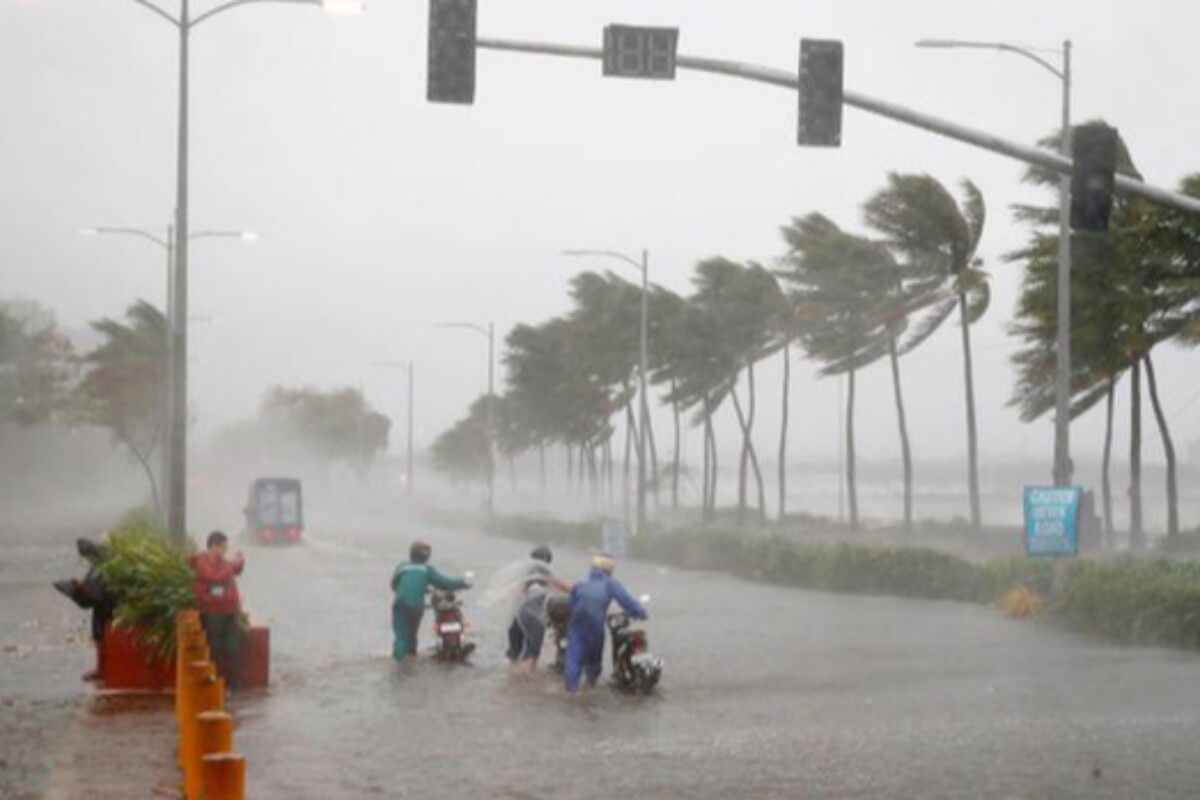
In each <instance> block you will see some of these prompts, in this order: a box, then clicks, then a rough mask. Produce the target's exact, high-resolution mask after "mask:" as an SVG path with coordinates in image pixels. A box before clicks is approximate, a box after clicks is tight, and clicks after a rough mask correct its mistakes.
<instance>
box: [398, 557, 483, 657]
mask: <svg viewBox="0 0 1200 800" xmlns="http://www.w3.org/2000/svg"><path fill="white" fill-rule="evenodd" d="M431 555H433V548H432V547H430V546H429V545H428V544H426V543H425V542H413V545H412V547H411V548H409V551H408V561H406V562H405V563H403V564H401V565H400V566H398V567H396V571H395V572H393V573H392V592H393V593H394V594H395V598H394V599H393V600H392V633H393V634H394V636H395V641H394V642H393V643H392V658H394V659H396V660H397V661H408V662H410V663H411V661H412V660H414V659H415V658H416V657H417V632H418V631H420V630H421V617H422V616H424V614H425V592H426V591H427V590H428V589H429V587H430V586H431V585H432V586H434V587H436V588H438V589H441V590H443V591H447V592H456V591H459V590H460V589H469V588H471V585H470V584H469V583H467V582H466V581H465V580H463V579H462V578H450V577H447V576H445V575H443V574H442V573H440V572H438V571H437V570H436V569H434V568H433V565H432V564H430V563H429V557H430V556H431Z"/></svg>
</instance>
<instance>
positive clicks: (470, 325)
mask: <svg viewBox="0 0 1200 800" xmlns="http://www.w3.org/2000/svg"><path fill="white" fill-rule="evenodd" d="M437 327H439V328H462V329H463V330H468V331H475V333H478V334H479V335H480V336H482V337H484V338H486V339H491V338H492V335H491V334H490V333H488V332H487V330H486V329H485V328H483V327H482V326H479V325H476V324H475V323H473V322H441V323H438V326H437Z"/></svg>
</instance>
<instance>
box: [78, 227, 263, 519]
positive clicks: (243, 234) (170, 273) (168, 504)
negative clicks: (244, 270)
mask: <svg viewBox="0 0 1200 800" xmlns="http://www.w3.org/2000/svg"><path fill="white" fill-rule="evenodd" d="M79 233H80V235H82V236H134V237H137V238H139V239H144V240H146V241H148V242H151V243H153V244H156V245H158V246H159V247H161V248H162V249H163V250H164V251H166V254H167V297H166V308H165V313H166V320H167V326H166V327H167V341H166V352H167V386H166V391H164V392H163V420H164V422H165V423H166V425H167V429H168V430H167V435H166V436H165V437H164V438H163V451H162V456H163V463H162V482H163V485H162V487H161V494H162V497H163V506H164V520H163V521H164V522H165V523H166V524H167V526H168V529H169V526H170V517H169V515H170V509H171V508H173V501H172V492H171V481H170V474H171V464H172V463H173V457H172V453H173V451H172V447H171V438H172V437H171V435H170V429H171V419H172V418H171V415H172V414H173V413H174V411H175V403H174V399H173V397H172V388H173V385H172V376H173V375H174V374H175V357H176V354H175V348H174V344H175V329H176V327H177V326H178V327H183V328H185V329H186V328H187V325H186V324H184V325H182V326H179V325H178V317H177V315H176V309H175V288H176V276H175V254H176V250H177V247H176V245H177V241H176V240H177V238H178V237H177V236H176V235H175V226H174V225H168V226H167V234H166V237H165V238H164V237H161V236H158V235H156V234H154V233H151V232H150V231H148V230H145V229H143V228H129V227H119V226H101V227H95V228H80V229H79ZM188 238H189V239H190V240H193V241H194V240H196V239H240V240H242V241H244V242H256V241H258V234H257V233H255V232H254V231H240V230H210V231H199V232H197V233H193V234H191V235H190V236H189V237H188ZM184 368H185V369H186V367H184ZM185 409H186V404H185Z"/></svg>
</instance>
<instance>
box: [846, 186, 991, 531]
mask: <svg viewBox="0 0 1200 800" xmlns="http://www.w3.org/2000/svg"><path fill="white" fill-rule="evenodd" d="M962 190H963V199H962V202H961V203H960V202H959V201H957V200H955V198H954V196H953V195H951V194H950V192H949V191H947V190H946V188H945V187H944V186H943V185H942V184H941V183H939V182H938V181H937V180H936V179H934V178H933V177H931V176H929V175H900V174H895V173H893V174H891V175H889V176H888V185H887V187H886V188H885V189H884V190H883V191H881V192H880V193H879V194H877V195H875V197H873V198H872V199H871V200H870V201H868V203H867V205H866V208H865V216H866V222H867V224H868V225H869V226H870V227H871V228H873V229H874V230H876V231H877V232H879V233H880V234H882V235H883V237H884V240H885V241H886V243H887V244H888V246H889V247H890V248H891V249H892V251H893V252H894V253H895V254H896V257H897V259H898V260H899V261H901V262H903V263H905V264H908V265H911V266H912V267H913V268H914V269H915V270H916V271H917V272H919V273H920V274H929V273H940V274H941V275H942V277H943V279H944V285H943V286H944V288H945V289H947V290H949V292H948V296H944V298H943V299H940V300H938V301H937V302H935V303H933V305H932V306H931V307H930V308H929V310H928V313H927V314H926V316H925V318H924V320H923V321H922V323H921V325H920V326H919V327H918V328H917V330H916V331H915V332H914V336H913V340H914V342H915V343H913V344H911V345H910V346H909V349H912V347H915V346H917V344H919V343H920V342H922V341H924V340H925V339H926V338H928V337H929V336H930V335H932V334H933V332H934V331H935V330H937V328H938V327H940V326H941V324H942V323H943V322H945V321H946V320H947V319H948V318H949V317H950V315H951V314H953V313H954V311H955V309H956V308H957V310H958V316H959V324H960V326H961V332H962V333H961V335H962V349H963V385H964V390H965V399H966V412H967V485H968V490H969V493H970V508H971V526H972V527H973V528H974V529H976V530H978V529H979V528H980V527H981V526H982V524H983V515H982V512H981V509H980V499H979V434H978V425H977V421H976V413H975V381H974V367H973V364H972V357H971V333H970V330H971V325H973V324H975V323H976V322H978V321H979V319H980V318H982V317H983V315H984V314H985V313H986V312H987V309H988V305H989V303H990V301H991V291H990V288H989V286H988V282H987V274H986V273H985V272H984V271H983V269H982V266H981V262H980V261H979V259H978V258H977V257H976V251H977V250H978V249H979V242H980V239H981V238H982V236H983V227H984V220H985V217H986V212H985V208H984V202H983V195H982V194H981V193H980V192H979V189H977V188H976V187H975V185H974V184H973V183H971V182H970V181H963V183H962Z"/></svg>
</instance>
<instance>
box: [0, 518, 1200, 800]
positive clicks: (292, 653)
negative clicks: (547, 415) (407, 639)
mask: <svg viewBox="0 0 1200 800" xmlns="http://www.w3.org/2000/svg"><path fill="white" fill-rule="evenodd" d="M418 536H420V537H424V538H427V539H429V540H430V541H432V542H433V544H434V548H435V552H434V561H435V563H436V564H437V565H439V566H440V567H443V568H446V569H448V570H451V571H453V570H463V569H472V570H474V571H476V572H477V573H478V574H479V575H480V579H479V580H480V581H481V582H482V581H485V580H486V576H487V575H488V574H489V573H490V572H491V571H492V570H494V569H496V568H497V567H498V566H500V565H501V564H504V563H506V562H508V561H510V560H511V559H513V558H515V557H519V556H521V555H523V554H524V553H525V552H526V551H527V550H528V549H529V547H528V545H524V544H520V543H514V542H510V541H506V540H502V539H496V538H491V537H487V536H485V535H482V534H480V533H477V532H473V531H471V530H465V529H460V530H450V529H442V528H436V527H430V526H429V525H427V524H422V523H403V522H390V523H388V524H383V523H382V522H379V521H374V522H372V521H367V522H362V521H360V522H356V523H348V524H346V525H345V526H343V527H341V528H338V529H336V530H335V529H328V530H314V531H312V534H311V539H310V540H309V542H308V543H307V544H306V545H305V546H302V547H297V548H292V549H286V550H285V549H272V550H266V549H261V548H253V549H249V548H248V549H247V558H248V564H247V569H246V574H245V576H244V579H243V582H242V590H243V596H244V598H245V601H246V604H247V606H248V607H249V609H250V611H251V612H252V614H253V615H254V616H255V617H256V618H258V619H259V620H262V621H265V622H266V623H268V624H269V625H270V626H271V628H272V641H273V657H274V663H273V670H274V672H273V681H274V684H273V687H272V689H271V690H270V692H269V693H267V694H260V695H254V694H251V693H247V694H244V695H241V696H239V697H237V698H235V699H234V701H233V703H232V706H233V710H234V711H235V713H236V715H237V717H238V729H237V732H236V735H235V740H236V745H237V748H238V749H239V750H240V751H242V752H243V753H245V754H246V756H247V760H248V765H249V777H248V784H249V787H248V788H249V791H248V796H250V797H254V798H260V799H263V800H267V799H269V798H288V800H303V799H304V798H312V799H313V800H318V799H319V800H328V798H338V799H339V800H358V799H359V798H381V797H388V798H397V797H406V798H422V799H423V800H424V799H425V798H431V797H454V798H475V797H479V798H555V800H569V799H570V798H614V797H629V798H689V799H693V798H730V797H739V798H795V797H801V798H879V797H887V798H922V799H923V800H925V799H928V798H963V797H973V798H974V797H977V798H1030V799H1032V798H1056V799H1057V798H1194V797H1196V796H1197V794H1198V792H1200V745H1198V744H1197V742H1198V741H1200V711H1198V710H1197V706H1196V703H1195V697H1196V689H1197V685H1198V683H1200V658H1197V657H1196V656H1194V655H1190V654H1181V653H1175V652H1168V651H1160V650H1151V649H1127V648H1121V647H1116V646H1111V645H1108V644H1105V643H1101V642H1096V641H1092V640H1087V639H1083V638H1080V637H1076V636H1073V635H1070V634H1067V633H1064V632H1062V631H1060V630H1057V629H1054V628H1051V627H1046V626H1042V625H1038V624H1034V623H1027V622H1016V621H1012V620H1008V619H1005V618H1004V617H1002V616H1000V615H999V614H997V613H996V612H994V611H992V610H989V609H987V608H980V607H975V606H969V605H961V604H955V603H932V602H913V601H906V600H896V599H890V598H863V597H850V596H842V595H827V594H821V593H814V592H806V591H798V590H794V589H786V588H775V587H767V586H760V585H755V584H752V583H747V582H743V581H740V580H737V579H733V578H729V577H726V576H722V575H718V574H708V573H694V572H681V571H674V570H666V569H663V568H659V567H657V566H655V565H650V564H639V563H634V562H623V563H621V564H620V565H619V566H618V577H620V578H621V579H623V580H624V581H625V582H626V584H627V585H628V586H629V587H630V589H631V590H632V591H634V592H635V593H642V592H646V593H649V594H651V595H652V596H653V602H652V605H651V610H652V621H651V623H650V626H649V631H650V636H651V644H652V646H653V649H654V650H655V651H656V652H658V653H659V654H661V655H662V656H663V657H664V659H665V661H666V673H665V676H664V680H663V684H662V686H661V689H660V691H659V692H658V693H657V695H655V696H653V697H650V698H628V697H624V696H621V695H618V694H616V693H614V692H612V691H611V690H609V689H607V688H600V689H598V690H596V691H595V692H593V693H590V694H586V695H584V696H582V697H581V698H580V699H579V700H578V701H577V702H574V703H572V702H569V701H568V700H567V699H566V698H565V697H564V695H563V692H562V689H561V686H560V684H559V683H558V681H557V680H555V679H554V677H552V676H551V675H549V674H545V675H542V676H540V677H535V678H533V679H522V678H519V677H516V676H513V675H510V674H509V672H508V670H507V668H506V665H505V663H504V660H503V656H502V651H503V647H504V631H503V625H502V621H499V620H495V619H492V618H490V617H489V616H488V615H487V614H486V613H483V612H481V611H479V610H477V609H474V608H472V607H471V606H470V605H468V614H469V615H470V617H471V619H472V622H473V623H474V626H475V627H474V632H475V638H476V640H477V641H478V642H479V648H480V649H479V653H478V655H477V657H476V659H475V666H474V667H473V668H469V669H467V668H454V669H445V668H441V667H438V666H436V665H433V664H430V663H426V664H423V665H422V666H421V668H419V669H418V670H417V671H416V673H415V674H403V673H402V672H401V671H400V670H398V669H397V668H396V667H395V666H394V665H393V664H392V663H391V661H390V659H389V658H388V653H389V651H390V644H391V642H390V630H389V603H390V594H389V590H388V579H389V577H390V573H391V569H392V567H393V566H394V564H395V562H396V561H397V560H399V559H400V558H402V557H403V555H404V554H405V553H406V552H407V546H408V543H409V541H410V540H411V539H413V538H414V537H418ZM66 563H67V564H69V563H70V560H69V559H66ZM58 566H61V565H58ZM555 566H557V567H560V568H562V569H563V571H564V572H565V573H566V574H568V575H571V576H574V575H579V574H582V572H583V571H584V570H585V567H586V558H585V556H584V555H583V554H580V553H571V552H565V551H560V552H559V553H558V558H557V559H556V562H555ZM26 577H27V576H26ZM9 578H10V579H11V578H12V576H11V575H10V576H9ZM13 580H15V579H13ZM11 583H12V580H9V581H8V583H5V584H4V585H3V586H2V588H0V591H3V592H4V593H5V599H4V602H3V603H2V604H0V607H2V606H9V608H10V609H11V608H12V606H11V605H10V599H11V598H14V597H16V598H18V600H17V602H19V603H23V604H32V603H33V600H32V598H34V596H35V595H36V596H37V597H39V598H40V597H41V595H40V594H38V593H37V591H36V590H35V589H34V588H32V587H33V584H32V583H30V584H29V585H28V586H25V588H24V589H23V590H22V591H23V593H21V594H13V592H14V591H16V590H15V589H13V587H12V586H11V585H9V584H11ZM38 603H40V605H38V606H37V607H38V608H43V609H49V608H55V609H57V608H58V606H54V605H52V604H50V601H47V602H46V603H42V602H41V601H40V600H39V601H38ZM29 607H33V605H30V606H29ZM18 616H20V615H19V614H16V615H15V616H14V613H13V612H5V616H4V619H5V620H6V625H7V624H8V621H9V620H10V619H12V620H16V618H17V617H18ZM79 630H82V626H79ZM11 634H12V636H11V637H10V631H9V630H5V632H4V636H5V642H9V641H10V638H11V639H13V641H16V638H19V636H20V631H19V630H14V631H12V632H11ZM429 643H430V640H429V632H428V630H426V631H425V633H424V637H423V644H424V645H428V644H429ZM2 657H3V658H4V659H5V663H4V665H3V678H0V692H2V693H3V696H4V697H5V703H9V702H10V701H11V702H12V703H14V704H15V705H16V706H17V707H19V708H28V707H30V704H33V703H35V702H37V697H40V696H45V697H48V698H50V700H49V701H48V702H50V703H51V706H52V710H57V711H56V713H55V714H49V713H47V714H43V715H42V717H44V718H45V719H46V720H48V723H47V724H48V725H49V724H51V723H52V724H53V725H54V726H57V727H54V728H53V730H54V731H61V730H66V731H68V733H66V734H62V736H59V735H58V734H55V735H53V736H51V735H49V734H46V735H45V736H42V738H43V739H51V740H57V739H61V738H63V736H65V737H66V739H65V741H67V742H69V743H70V744H69V745H62V746H61V747H60V748H59V749H57V750H55V751H54V752H55V753H57V754H56V755H52V756H51V757H50V759H49V761H48V763H49V765H50V766H49V767H47V768H46V770H47V771H48V775H43V776H42V778H37V777H36V775H35V776H34V777H33V778H30V777H28V776H29V775H33V774H34V773H36V771H37V770H36V769H33V768H31V767H29V757H30V753H29V752H28V749H29V748H28V747H26V748H25V750H18V751H10V749H9V747H10V745H12V744H13V743H14V742H18V741H30V740H31V738H30V737H32V740H37V738H38V736H39V735H40V734H37V733H36V731H32V732H31V730H30V727H31V726H32V727H35V728H36V727H37V725H36V724H35V723H36V721H37V720H38V719H40V718H42V717H39V716H38V715H37V714H27V715H25V718H26V720H27V723H26V724H24V725H12V724H11V723H10V720H11V719H12V716H11V715H10V714H9V712H10V710H11V709H12V707H8V706H6V707H4V708H0V717H2V718H3V719H4V720H5V722H4V728H3V734H2V736H0V745H2V746H3V747H4V749H5V752H6V756H5V757H6V758H7V759H9V761H10V762H14V761H15V762H19V763H17V764H16V766H14V765H13V763H9V764H8V766H7V767H6V772H7V771H8V770H12V772H11V775H14V776H15V775H18V774H21V775H26V778H25V779H24V783H23V784H22V786H23V789H22V791H24V794H19V793H17V792H16V791H13V792H12V793H11V794H12V796H14V797H41V796H47V797H56V798H57V797H71V796H72V790H71V788H70V787H78V786H79V785H81V784H84V783H86V781H85V778H83V777H81V772H82V773H86V772H87V771H88V770H89V769H97V770H100V768H99V767H97V766H95V765H96V764H99V763H101V762H105V758H107V757H104V758H102V757H101V755H102V754H103V753H105V752H106V751H111V750H112V747H113V744H112V743H113V742H119V743H122V745H121V752H122V755H121V757H120V758H119V759H118V760H117V763H122V762H123V769H122V770H121V774H122V775H123V776H124V777H125V779H126V780H129V779H131V778H136V779H137V780H138V781H141V782H142V785H143V786H144V787H145V792H144V793H143V794H141V795H134V794H128V793H125V794H119V793H116V792H114V793H113V794H112V795H111V796H113V797H117V796H121V797H130V796H145V797H151V796H161V795H162V791H163V790H162V786H163V768H164V767H163V765H164V764H169V747H170V736H171V735H172V733H173V729H172V728H171V724H172V722H171V716H170V710H169V708H158V709H153V708H151V709H147V708H141V709H139V710H138V712H139V713H134V712H126V713H123V714H109V715H105V714H102V713H100V712H101V711H102V710H103V709H102V708H98V707H97V705H96V704H95V703H94V702H83V701H81V700H79V699H78V698H79V693H80V692H81V691H83V690H81V689H79V688H78V686H79V685H78V683H77V678H76V677H75V676H77V674H78V672H79V671H82V669H83V668H84V667H85V666H86V662H87V651H86V648H84V647H82V646H78V645H72V646H70V647H66V648H65V649H63V650H62V651H61V652H60V653H59V654H58V655H57V656H55V658H56V659H57V660H58V661H60V662H61V661H64V660H65V661H66V662H68V663H69V666H68V667H60V668H59V669H58V672H57V673H55V674H53V675H50V674H49V673H46V672H45V671H44V670H43V671H42V676H41V677H35V676H34V675H33V674H32V672H31V670H30V669H28V668H25V667H22V668H21V669H17V670H13V669H11V668H10V667H11V666H12V665H13V664H17V663H18V661H17V656H15V655H13V654H8V655H5V656H2ZM27 661H28V657H26V658H25V662H27ZM10 662H11V663H10ZM21 663H24V662H21ZM63 681H74V682H70V683H68V684H67V685H66V687H65V688H64V687H62V686H59V685H58V683H60V682H63ZM70 698H76V699H75V700H73V701H72V700H71V699H70ZM71 720H73V721H71ZM118 726H119V727H118ZM80 731H83V733H82V734H81V733H80ZM155 737H157V738H155ZM139 748H141V749H140V750H139ZM147 748H149V750H147ZM81 750H83V751H93V750H94V752H95V754H93V755H91V756H87V755H86V754H85V755H81V754H80V751H81ZM158 751H162V752H158ZM14 752H15V755H13V753H14ZM22 753H24V756H22ZM105 763H107V762H105ZM81 764H82V765H83V766H82V767H81V766H80V765H81ZM21 765H24V767H23V768H22V767H21ZM89 765H90V766H89ZM18 768H22V769H24V771H23V772H18V771H17V770H18ZM25 768H28V769H25ZM100 771H102V770H100ZM110 771H111V770H110ZM64 773H66V774H67V776H68V777H67V778H64V777H63V774H64ZM105 774H107V773H105ZM4 780H6V781H8V780H12V781H14V783H13V784H12V785H16V784H15V778H10V777H6V778H5V779H4ZM106 785H107V784H106ZM47 786H49V787H50V788H49V789H47V788H46V787H47ZM64 786H66V787H68V788H66V789H64V788H62V787H64ZM55 787H57V788H55ZM3 788H5V787H4V785H3V783H2V782H0V789H3ZM42 792H44V794H42ZM0 794H4V792H2V791H0ZM5 796H8V795H5ZM88 796H89V797H105V796H106V795H105V794H104V792H102V791H99V790H97V791H94V792H91V793H90V794H89V795H88Z"/></svg>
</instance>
